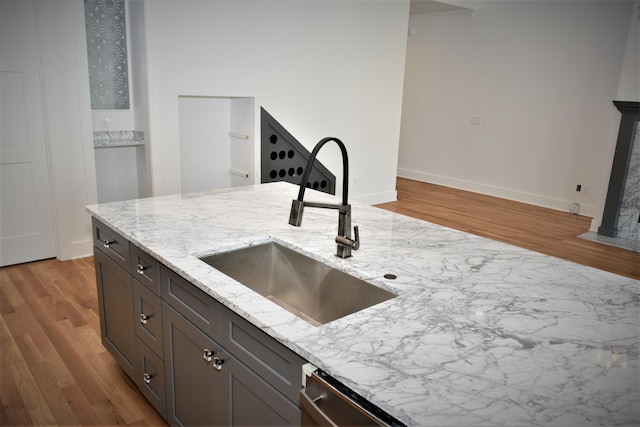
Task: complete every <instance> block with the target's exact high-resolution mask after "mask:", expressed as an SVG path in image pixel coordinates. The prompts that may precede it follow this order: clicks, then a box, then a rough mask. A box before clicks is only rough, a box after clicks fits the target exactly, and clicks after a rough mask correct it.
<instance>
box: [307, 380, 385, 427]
mask: <svg viewBox="0 0 640 427" xmlns="http://www.w3.org/2000/svg"><path fill="white" fill-rule="evenodd" d="M300 409H301V412H302V414H301V421H302V426H303V427H306V426H323V427H338V426H387V425H389V424H387V423H385V422H384V421H382V420H380V419H378V418H377V417H376V416H374V415H373V414H371V413H370V412H369V411H367V410H365V408H364V407H363V406H361V404H360V403H357V402H355V401H353V400H352V399H350V398H349V397H348V396H347V395H346V394H344V393H342V392H341V391H339V390H338V389H337V388H335V387H333V386H332V385H330V384H329V383H327V382H325V381H324V380H323V379H321V378H320V377H318V376H317V375H316V374H315V373H314V374H312V375H311V376H310V377H308V378H306V386H305V387H304V388H303V389H302V390H300Z"/></svg>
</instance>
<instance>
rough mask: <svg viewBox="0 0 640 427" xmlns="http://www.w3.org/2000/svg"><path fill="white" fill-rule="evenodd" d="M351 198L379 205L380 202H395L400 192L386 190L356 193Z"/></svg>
mask: <svg viewBox="0 0 640 427" xmlns="http://www.w3.org/2000/svg"><path fill="white" fill-rule="evenodd" d="M351 200H355V201H357V202H360V203H365V204H367V205H377V204H379V203H387V202H395V201H396V200H398V192H397V191H386V192H383V193H371V194H361V195H355V196H352V197H351Z"/></svg>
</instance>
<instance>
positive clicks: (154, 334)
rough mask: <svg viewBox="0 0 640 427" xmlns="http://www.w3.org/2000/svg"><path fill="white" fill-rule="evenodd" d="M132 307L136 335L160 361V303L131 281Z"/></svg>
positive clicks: (138, 284) (144, 288) (142, 287)
mask: <svg viewBox="0 0 640 427" xmlns="http://www.w3.org/2000/svg"><path fill="white" fill-rule="evenodd" d="M133 305H134V313H133V315H134V318H135V319H136V320H135V325H136V335H137V336H138V338H140V339H141V340H142V341H144V343H145V344H147V346H149V348H150V349H151V350H153V351H154V353H156V355H158V357H160V358H161V359H164V357H163V350H162V349H163V346H162V302H161V300H160V298H159V297H158V296H157V295H156V294H154V293H153V292H151V291H150V290H149V289H147V288H146V287H145V286H143V285H142V284H141V283H140V282H138V281H137V280H134V281H133Z"/></svg>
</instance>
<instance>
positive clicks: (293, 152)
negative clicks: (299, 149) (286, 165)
mask: <svg viewBox="0 0 640 427" xmlns="http://www.w3.org/2000/svg"><path fill="white" fill-rule="evenodd" d="M295 155H296V153H295V151H293V150H289V151H288V152H287V157H288V158H290V159H293V156H295Z"/></svg>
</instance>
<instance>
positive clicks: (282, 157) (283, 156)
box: [279, 150, 287, 159]
mask: <svg viewBox="0 0 640 427" xmlns="http://www.w3.org/2000/svg"><path fill="white" fill-rule="evenodd" d="M279 157H280V158H281V159H284V158H285V157H287V153H285V152H284V150H282V151H281V152H280V155H279Z"/></svg>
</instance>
